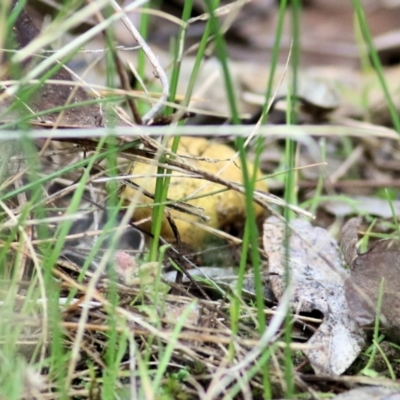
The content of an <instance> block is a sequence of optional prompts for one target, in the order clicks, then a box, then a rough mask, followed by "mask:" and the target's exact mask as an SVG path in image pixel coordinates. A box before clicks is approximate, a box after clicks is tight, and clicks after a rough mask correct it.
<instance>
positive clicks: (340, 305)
mask: <svg viewBox="0 0 400 400" xmlns="http://www.w3.org/2000/svg"><path fill="white" fill-rule="evenodd" d="M290 227H291V229H292V230H291V231H290V233H291V235H290V238H289V240H288V243H287V241H286V240H285V239H286V238H285V229H286V227H285V224H284V223H283V222H281V221H280V220H279V219H278V218H276V217H270V218H268V219H267V220H266V222H265V223H264V249H265V251H266V253H267V254H268V259H269V267H270V269H269V272H270V274H271V278H270V279H271V285H272V290H273V292H274V294H275V296H276V297H277V298H278V299H279V298H280V297H281V296H282V295H283V293H284V291H285V288H286V286H285V264H286V263H285V260H286V259H287V257H289V262H288V267H289V270H290V279H291V282H292V285H293V293H292V304H293V307H294V308H295V309H299V310H300V311H306V312H307V311H308V312H310V311H312V310H319V311H320V312H322V314H323V315H324V321H323V323H322V324H321V326H320V327H319V328H318V330H317V332H316V333H315V334H314V335H313V336H312V337H311V338H310V339H309V341H308V344H309V345H310V348H309V349H307V350H304V353H305V355H306V356H307V358H308V359H309V361H310V363H311V365H312V367H313V369H314V371H315V372H316V373H317V374H329V375H338V374H341V373H343V372H344V371H345V370H346V369H347V368H348V367H349V366H350V365H351V363H352V362H353V361H354V360H355V358H356V357H357V356H358V354H359V353H360V352H361V350H362V347H363V345H364V333H363V332H362V329H361V328H360V327H359V326H358V325H357V324H356V323H355V321H354V319H353V317H352V315H351V311H350V310H349V308H348V305H347V301H346V298H345V290H344V282H345V280H346V279H347V278H348V272H347V271H346V270H345V269H344V263H343V261H342V258H341V255H340V252H339V249H338V246H337V243H336V241H335V239H334V238H333V237H332V236H331V235H330V234H329V232H328V231H326V230H325V229H322V228H318V227H313V226H311V224H310V223H308V222H307V221H303V220H299V219H298V220H293V221H291V223H290ZM286 247H287V249H286Z"/></svg>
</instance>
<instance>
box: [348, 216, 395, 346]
mask: <svg viewBox="0 0 400 400" xmlns="http://www.w3.org/2000/svg"><path fill="white" fill-rule="evenodd" d="M359 224H360V219H359V218H353V219H351V220H349V221H348V222H347V223H346V224H345V225H344V226H343V229H342V233H341V235H342V236H341V240H340V242H341V245H342V248H343V251H344V254H345V257H346V254H347V257H348V258H349V259H351V258H353V260H352V262H351V263H350V262H348V263H349V264H350V265H351V267H352V269H351V280H349V281H347V282H346V286H345V293H346V299H347V301H348V304H349V307H350V309H351V311H352V313H353V315H354V318H355V319H356V321H357V322H358V323H359V324H360V326H365V325H369V324H371V323H372V322H373V321H374V320H375V317H376V305H377V303H378V299H379V296H380V286H381V282H382V280H384V282H383V284H384V286H383V293H382V306H381V314H382V315H383V318H382V324H383V325H384V327H385V328H386V334H387V336H388V337H389V338H390V339H391V340H393V341H396V342H400V334H399V329H400V251H398V250H396V247H393V243H391V242H388V241H382V242H379V243H378V244H377V245H376V246H375V247H374V248H372V250H371V251H369V252H367V253H364V254H361V255H359V256H358V257H357V256H356V257H355V258H354V255H355V254H357V253H356V249H355V243H356V242H357V228H358V226H359ZM390 245H392V249H391V247H390Z"/></svg>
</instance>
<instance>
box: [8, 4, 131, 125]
mask: <svg viewBox="0 0 400 400" xmlns="http://www.w3.org/2000/svg"><path fill="white" fill-rule="evenodd" d="M14 3H15V2H13V4H14ZM13 34H14V42H15V46H16V49H22V48H23V47H25V46H26V45H28V44H29V43H30V42H31V41H32V40H34V39H35V38H36V37H38V36H39V34H40V31H39V30H38V29H37V27H36V26H35V25H34V23H33V21H32V18H31V17H30V16H29V14H28V13H27V12H26V11H24V10H23V11H22V12H21V13H20V15H19V17H18V18H17V20H16V23H15V26H14V29H13ZM42 60H43V57H36V56H31V57H30V58H28V60H26V61H24V62H23V64H22V65H21V67H22V69H23V71H22V74H24V73H26V72H27V71H29V70H31V69H32V68H33V67H34V66H35V65H37V64H38V62H40V61H42ZM1 63H2V67H4V68H5V70H6V71H7V70H9V71H11V68H13V65H11V64H9V63H8V62H7V60H6V59H2V60H1ZM47 72H48V71H46V72H45V73H47ZM7 75H10V74H8V73H7V72H6V77H5V79H10V76H7ZM3 78H4V77H3ZM49 79H52V80H59V81H64V82H71V84H70V85H65V84H49V83H45V84H43V85H41V86H40V87H38V88H37V90H36V92H35V93H34V94H33V95H31V96H29V99H28V100H27V101H26V103H25V107H26V108H27V109H29V110H31V111H33V112H34V113H37V112H42V111H46V110H51V109H53V108H56V107H61V106H64V105H68V104H77V105H76V107H73V108H69V109H66V110H64V111H62V112H61V113H60V112H52V113H49V114H47V115H46V116H45V117H44V119H43V120H40V121H39V122H45V123H46V124H47V125H50V126H52V124H54V123H55V122H56V121H57V126H58V127H70V128H73V127H77V128H78V127H79V128H82V127H97V126H102V125H103V120H102V115H103V113H102V110H101V107H100V105H98V104H94V105H86V106H79V105H78V103H80V102H84V101H88V100H93V98H92V97H91V96H89V94H88V93H86V91H85V90H84V89H83V88H82V87H79V86H76V85H75V83H74V80H73V78H72V75H71V74H70V72H69V71H68V70H67V69H65V68H61V69H60V70H59V71H57V72H55V73H54V74H53V75H52V76H51V77H50V78H49ZM0 93H1V91H0ZM16 100H17V97H15V96H12V97H5V98H4V100H3V101H0V113H1V122H9V121H13V120H15V119H16V118H17V117H18V116H19V113H20V112H19V111H13V112H11V113H10V112H8V111H7V109H8V107H9V106H10V105H11V104H12V103H13V102H14V101H16ZM4 114H5V115H4ZM24 114H26V113H24ZM60 114H61V115H60ZM117 119H118V118H117ZM35 122H38V121H37V119H36V118H35ZM117 125H126V123H124V122H123V121H122V120H120V119H118V122H117Z"/></svg>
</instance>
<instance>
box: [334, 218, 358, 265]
mask: <svg viewBox="0 0 400 400" xmlns="http://www.w3.org/2000/svg"><path fill="white" fill-rule="evenodd" d="M360 224H361V218H360V217H358V218H352V219H350V220H349V221H347V222H346V223H345V224H344V225H343V227H342V230H341V231H340V239H339V244H340V247H341V248H342V251H343V255H344V260H345V261H346V264H347V265H348V266H349V267H350V268H352V267H353V263H354V261H355V259H356V258H357V257H358V253H357V247H356V245H357V230H358V228H359V226H360Z"/></svg>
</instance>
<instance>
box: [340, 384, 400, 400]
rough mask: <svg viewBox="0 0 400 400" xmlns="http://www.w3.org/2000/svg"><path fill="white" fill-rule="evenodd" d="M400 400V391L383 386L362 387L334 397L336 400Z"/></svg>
mask: <svg viewBox="0 0 400 400" xmlns="http://www.w3.org/2000/svg"><path fill="white" fill-rule="evenodd" d="M359 399H363V400H400V389H399V388H397V389H392V388H387V387H383V386H366V387H360V388H356V389H353V390H349V391H348V392H345V393H341V394H339V395H338V396H336V397H334V400H359Z"/></svg>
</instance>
